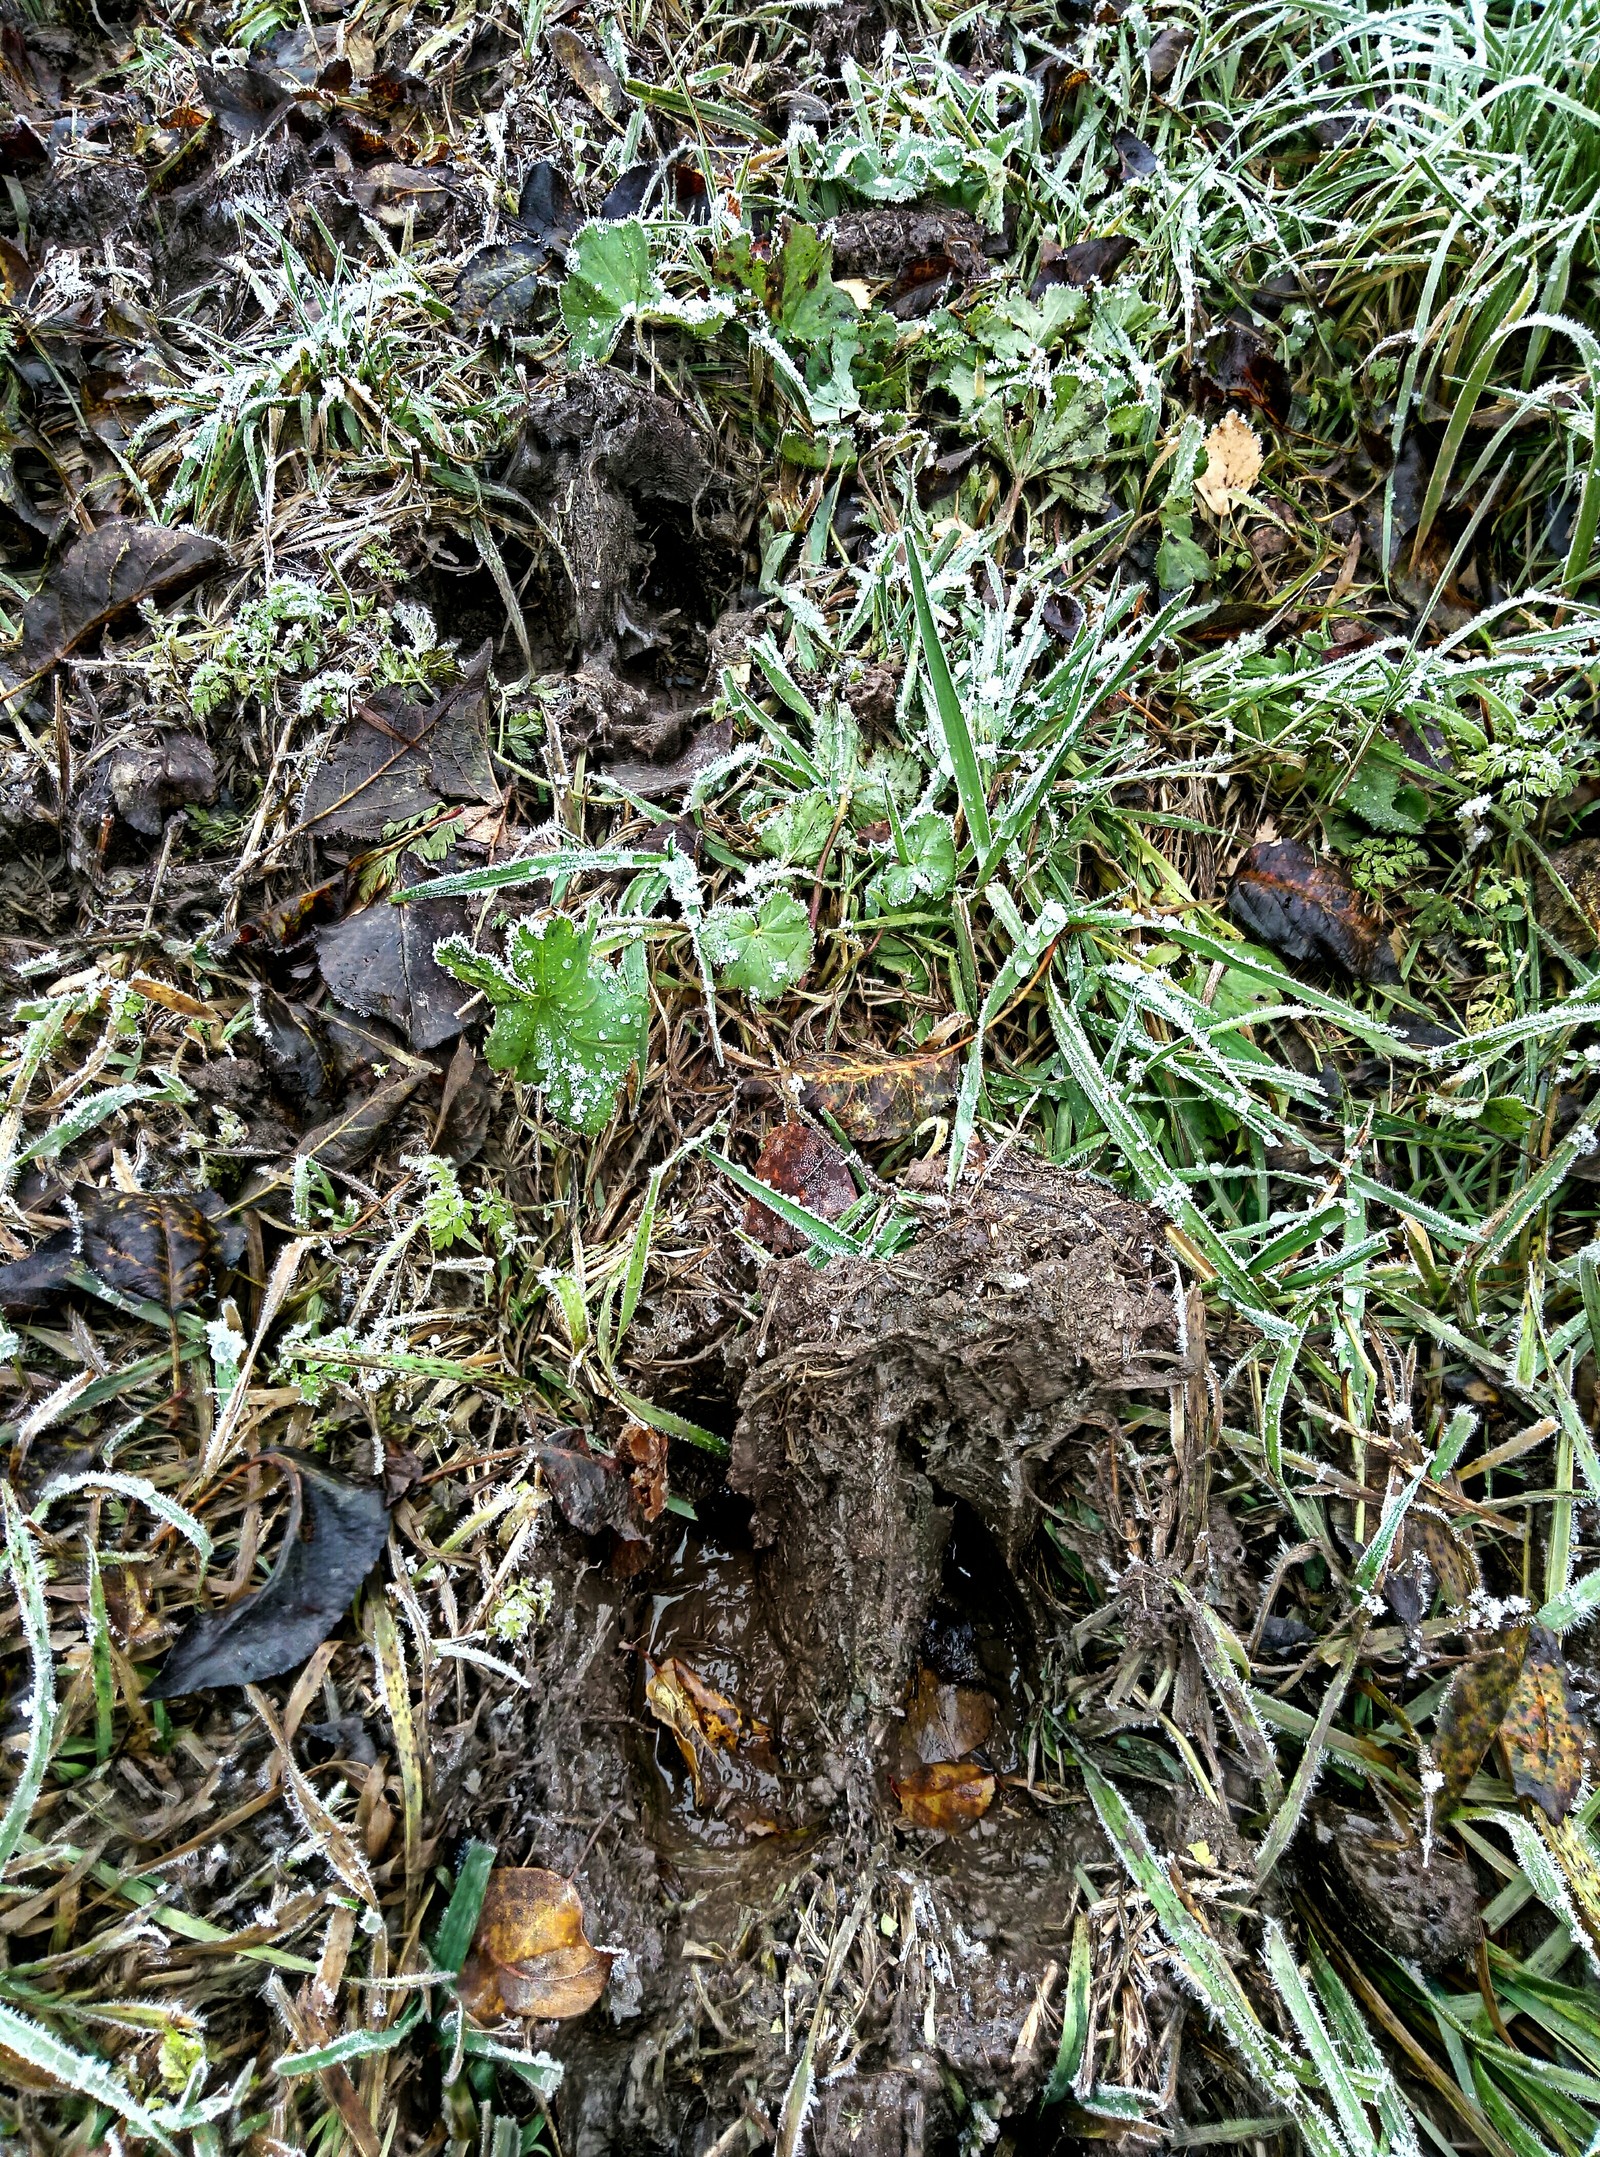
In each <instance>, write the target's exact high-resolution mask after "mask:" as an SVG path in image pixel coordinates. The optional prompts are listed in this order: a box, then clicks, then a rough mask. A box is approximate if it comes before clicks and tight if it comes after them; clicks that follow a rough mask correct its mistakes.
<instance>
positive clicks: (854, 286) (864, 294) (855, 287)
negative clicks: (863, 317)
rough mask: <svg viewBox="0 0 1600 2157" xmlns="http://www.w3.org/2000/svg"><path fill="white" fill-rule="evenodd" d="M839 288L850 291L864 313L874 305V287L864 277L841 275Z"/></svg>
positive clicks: (842, 290)
mask: <svg viewBox="0 0 1600 2157" xmlns="http://www.w3.org/2000/svg"><path fill="white" fill-rule="evenodd" d="M839 290H840V291H841V292H848V293H849V295H850V297H851V298H852V299H853V300H854V301H855V303H856V305H857V306H858V307H859V308H860V309H861V312H862V313H863V314H865V313H866V311H867V309H868V308H869V307H870V306H871V305H872V287H871V285H869V284H868V283H867V280H866V279H865V278H864V277H841V278H840V279H839Z"/></svg>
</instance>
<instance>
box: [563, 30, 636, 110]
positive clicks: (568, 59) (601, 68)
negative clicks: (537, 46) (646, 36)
mask: <svg viewBox="0 0 1600 2157" xmlns="http://www.w3.org/2000/svg"><path fill="white" fill-rule="evenodd" d="M546 42H547V43H548V45H549V47H550V53H551V57H552V58H553V59H554V60H557V61H559V63H560V64H561V66H562V67H564V68H565V69H566V71H567V73H568V74H569V75H570V76H571V77H572V80H573V81H574V83H576V85H577V87H578V88H579V89H580V90H581V91H582V92H583V94H584V96H585V97H586V98H587V99H588V100H589V102H590V104H591V105H592V106H593V107H594V109H595V111H596V112H598V113H599V114H600V115H601V117H602V118H603V119H607V120H620V119H621V118H622V115H623V114H624V113H625V112H626V111H627V109H628V98H627V93H626V91H625V90H624V89H623V87H622V84H621V83H620V82H619V81H618V80H617V75H616V70H615V69H614V68H613V67H612V66H611V65H610V63H609V62H608V61H605V60H602V59H601V57H600V55H599V54H598V53H597V52H596V51H594V49H593V48H592V47H591V46H589V45H586V44H585V43H584V41H583V39H582V38H581V37H579V35H578V33H577V31H576V30H569V29H568V28H567V26H566V24H565V23H555V24H553V25H552V26H551V28H550V29H549V30H548V31H547V32H546Z"/></svg>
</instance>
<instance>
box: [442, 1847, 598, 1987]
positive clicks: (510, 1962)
mask: <svg viewBox="0 0 1600 2157" xmlns="http://www.w3.org/2000/svg"><path fill="white" fill-rule="evenodd" d="M614 1959H615V1958H614V1957H613V1956H612V1955H610V1954H608V1953H607V1952H606V1950H605V1949H604V1948H602V1947H595V1946H593V1945H592V1944H591V1942H590V1940H589V1937H588V1935H587V1933H586V1932H585V1931H584V1920H583V1903H582V1901H581V1900H580V1899H579V1895H578V1891H577V1889H576V1888H575V1887H574V1886H573V1884H572V1882H571V1881H570V1880H565V1879H563V1878H562V1876H561V1874H560V1873H558V1872H546V1871H544V1870H543V1869H542V1867H540V1866H538V1865H507V1866H496V1868H495V1870H494V1871H493V1872H492V1873H490V1875H489V1886H488V1891H487V1892H486V1894H485V1895H484V1898H483V1911H482V1914H481V1916H480V1917H479V1919H478V1930H477V1933H476V1934H475V1936H474V1938H473V1942H472V1952H471V1953H470V1954H469V1955H468V1957H467V1960H466V1963H465V1965H464V1967H463V1969H462V1972H461V1977H460V1982H459V1986H458V1990H459V1992H460V1996H461V2003H462V2005H463V2006H464V2007H465V2008H466V2010H467V2012H468V2014H469V2015H472V2016H475V2017H476V2018H477V2020H478V2021H480V2022H495V2021H498V2020H499V2019H500V2018H501V2017H502V2016H504V2015H524V2016H526V2017H527V2018H528V2020H529V2021H531V2022H560V2021H565V2020H567V2019H569V2018H570V2017H571V2016H573V2015H584V2014H587V2013H588V2011H589V2009H590V2008H591V2007H593V2006H594V2004H595V2002H596V2001H597V2000H598V1999H599V1997H600V1995H601V1993H603V1992H604V1991H605V1989H606V1980H607V1978H608V1977H609V1976H610V1975H611V1965H612V1962H613V1960H614Z"/></svg>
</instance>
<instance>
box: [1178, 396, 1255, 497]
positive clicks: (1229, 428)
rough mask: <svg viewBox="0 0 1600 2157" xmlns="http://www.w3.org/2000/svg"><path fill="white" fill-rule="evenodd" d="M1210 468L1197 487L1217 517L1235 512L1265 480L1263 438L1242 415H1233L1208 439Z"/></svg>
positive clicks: (1212, 431)
mask: <svg viewBox="0 0 1600 2157" xmlns="http://www.w3.org/2000/svg"><path fill="white" fill-rule="evenodd" d="M1205 447H1206V468H1205V470H1204V471H1203V472H1202V473H1201V474H1200V477H1199V478H1198V479H1197V480H1196V481H1195V483H1194V491H1195V493H1196V494H1198V495H1199V497H1200V499H1201V501H1202V502H1204V503H1205V505H1206V507H1207V509H1209V510H1210V512H1211V514H1212V515H1213V516H1214V517H1220V516H1221V515H1222V514H1223V512H1224V510H1227V509H1230V508H1232V506H1233V504H1234V502H1235V501H1236V500H1237V499H1238V498H1239V497H1240V496H1241V495H1246V494H1248V493H1249V492H1250V489H1251V488H1252V487H1253V486H1254V485H1255V483H1256V481H1257V480H1258V479H1259V478H1260V477H1261V437H1260V436H1259V435H1258V434H1257V433H1256V431H1255V429H1254V427H1252V426H1251V424H1250V422H1249V421H1248V420H1247V419H1246V418H1245V417H1244V415H1243V413H1241V412H1229V413H1227V414H1226V415H1225V417H1223V418H1222V419H1220V420H1218V422H1217V424H1216V425H1215V426H1214V427H1213V428H1212V430H1211V432H1210V433H1209V434H1208V435H1207V436H1206V444H1205Z"/></svg>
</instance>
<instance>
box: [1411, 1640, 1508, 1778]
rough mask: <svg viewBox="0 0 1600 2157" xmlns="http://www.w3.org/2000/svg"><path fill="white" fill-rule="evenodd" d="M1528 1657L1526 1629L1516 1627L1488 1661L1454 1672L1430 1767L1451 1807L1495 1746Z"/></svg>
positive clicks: (1441, 1707)
mask: <svg viewBox="0 0 1600 2157" xmlns="http://www.w3.org/2000/svg"><path fill="white" fill-rule="evenodd" d="M1527 1655H1528V1628H1527V1626H1525V1625H1515V1626H1513V1627H1512V1628H1511V1629H1510V1631H1509V1632H1507V1633H1506V1634H1505V1635H1504V1636H1503V1638H1502V1639H1501V1641H1500V1643H1499V1645H1498V1646H1497V1647H1494V1648H1491V1649H1490V1651H1489V1652H1488V1654H1487V1655H1480V1656H1478V1657H1477V1658H1476V1659H1475V1660H1474V1661H1472V1662H1470V1663H1468V1664H1467V1665H1466V1666H1465V1668H1464V1669H1461V1670H1458V1671H1457V1672H1456V1674H1455V1676H1454V1677H1453V1678H1452V1679H1451V1681H1450V1689H1449V1691H1448V1692H1447V1693H1446V1694H1445V1696H1444V1699H1443V1700H1442V1701H1441V1702H1440V1704H1439V1715H1438V1720H1437V1723H1436V1726H1435V1732H1436V1734H1435V1738H1434V1747H1433V1753H1434V1764H1435V1765H1436V1767H1437V1768H1438V1770H1439V1773H1440V1774H1441V1775H1442V1776H1443V1777H1444V1787H1443V1791H1442V1793H1441V1795H1442V1798H1443V1801H1444V1803H1445V1804H1450V1803H1452V1802H1453V1801H1454V1800H1455V1799H1456V1798H1458V1797H1460V1795H1461V1793H1462V1791H1463V1790H1465V1788H1466V1787H1467V1785H1468V1783H1469V1782H1471V1780H1472V1778H1473V1776H1474V1775H1475V1774H1476V1773H1477V1771H1478V1763H1479V1761H1480V1760H1482V1758H1483V1756H1484V1754H1485V1753H1486V1752H1487V1751H1488V1750H1489V1747H1490V1746H1491V1745H1492V1744H1493V1743H1494V1740H1495V1734H1496V1732H1497V1731H1498V1730H1499V1728H1500V1725H1501V1724H1502V1723H1503V1722H1504V1720H1505V1716H1506V1710H1507V1709H1508V1708H1509V1707H1510V1705H1511V1701H1512V1696H1513V1695H1514V1694H1515V1692H1516V1689H1517V1684H1518V1681H1519V1680H1520V1678H1521V1676H1522V1669H1523V1664H1524V1663H1525V1662H1526V1660H1527Z"/></svg>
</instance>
